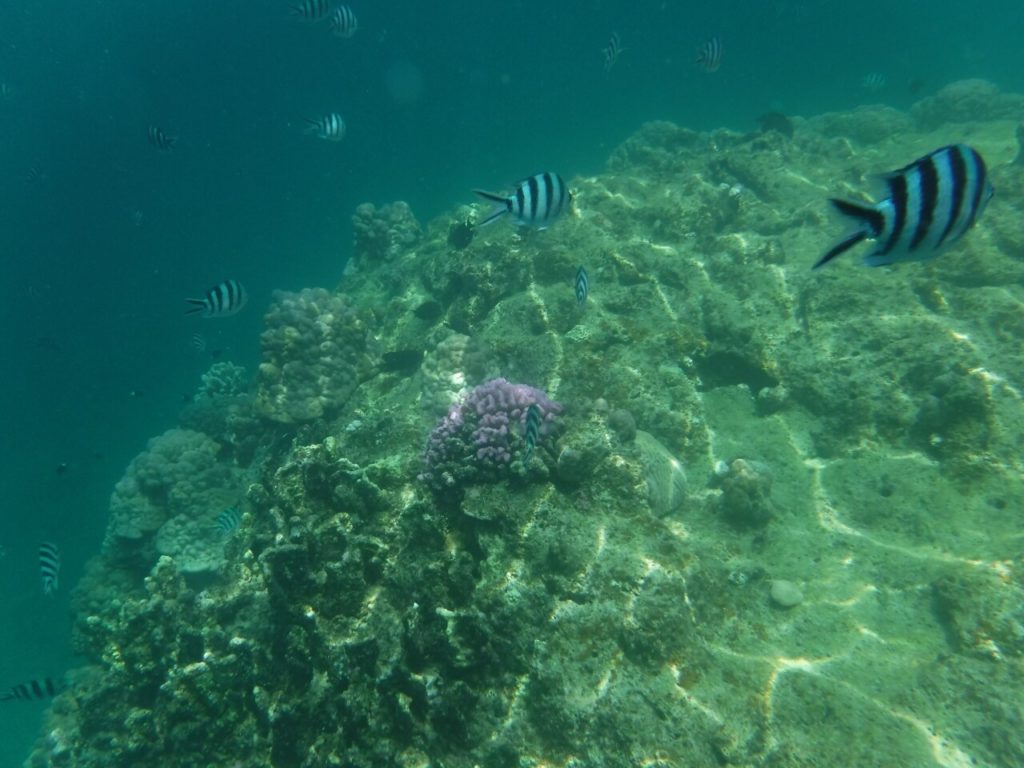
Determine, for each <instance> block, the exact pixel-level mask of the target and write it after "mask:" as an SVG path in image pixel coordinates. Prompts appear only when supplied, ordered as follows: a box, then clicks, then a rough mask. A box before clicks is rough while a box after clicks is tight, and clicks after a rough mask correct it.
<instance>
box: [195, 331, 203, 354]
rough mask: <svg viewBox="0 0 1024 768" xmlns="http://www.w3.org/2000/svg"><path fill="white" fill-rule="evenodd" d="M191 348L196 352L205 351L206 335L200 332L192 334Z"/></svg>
mask: <svg viewBox="0 0 1024 768" xmlns="http://www.w3.org/2000/svg"><path fill="white" fill-rule="evenodd" d="M192 349H194V350H195V351H196V352H205V351H206V337H205V336H203V334H201V333H193V334H192Z"/></svg>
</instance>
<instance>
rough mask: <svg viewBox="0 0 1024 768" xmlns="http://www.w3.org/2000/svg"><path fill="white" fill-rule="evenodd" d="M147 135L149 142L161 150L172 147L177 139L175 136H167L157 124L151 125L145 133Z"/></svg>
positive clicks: (164, 150)
mask: <svg viewBox="0 0 1024 768" xmlns="http://www.w3.org/2000/svg"><path fill="white" fill-rule="evenodd" d="M146 135H147V136H148V137H149V143H150V144H152V145H153V146H154V147H156V148H157V149H159V150H160V151H161V152H166V151H167V150H169V149H171V148H172V147H174V144H175V143H176V142H177V141H178V137H177V136H168V135H167V134H166V133H164V132H163V131H162V130H161V129H160V128H159V127H158V126H155V125H151V126H149V129H148V131H147V134H146Z"/></svg>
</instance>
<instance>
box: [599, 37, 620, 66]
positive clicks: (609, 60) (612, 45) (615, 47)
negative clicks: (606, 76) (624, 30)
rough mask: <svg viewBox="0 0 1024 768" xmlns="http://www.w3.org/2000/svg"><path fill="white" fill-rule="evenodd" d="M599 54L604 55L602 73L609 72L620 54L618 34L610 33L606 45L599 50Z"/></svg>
mask: <svg viewBox="0 0 1024 768" xmlns="http://www.w3.org/2000/svg"><path fill="white" fill-rule="evenodd" d="M601 53H603V54H604V71H605V72H611V71H612V67H614V66H615V62H616V61H618V60H619V55H620V54H621V53H622V41H621V40H620V39H619V33H618V32H612V36H611V39H610V40H609V41H608V45H606V46H605V47H604V48H603V49H601Z"/></svg>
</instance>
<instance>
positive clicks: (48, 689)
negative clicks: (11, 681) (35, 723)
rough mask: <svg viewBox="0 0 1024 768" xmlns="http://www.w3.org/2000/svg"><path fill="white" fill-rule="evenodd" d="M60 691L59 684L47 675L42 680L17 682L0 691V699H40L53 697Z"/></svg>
mask: <svg viewBox="0 0 1024 768" xmlns="http://www.w3.org/2000/svg"><path fill="white" fill-rule="evenodd" d="M59 692H60V686H59V685H57V684H56V683H55V682H53V680H51V679H50V678H48V677H44V678H43V679H42V680H30V681H29V682H27V683H19V684H18V685H15V686H14V687H13V688H10V689H9V690H6V691H3V692H2V693H0V701H14V700H18V701H41V700H42V699H49V698H53V697H54V696H56V695H57V694H58V693H59Z"/></svg>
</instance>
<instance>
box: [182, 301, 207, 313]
mask: <svg viewBox="0 0 1024 768" xmlns="http://www.w3.org/2000/svg"><path fill="white" fill-rule="evenodd" d="M185 301H187V302H188V303H189V304H191V305H192V306H190V307H189V308H188V309H186V310H185V314H186V315H194V314H195V313H196V312H202V311H204V310H205V309H206V300H205V299H185Z"/></svg>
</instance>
